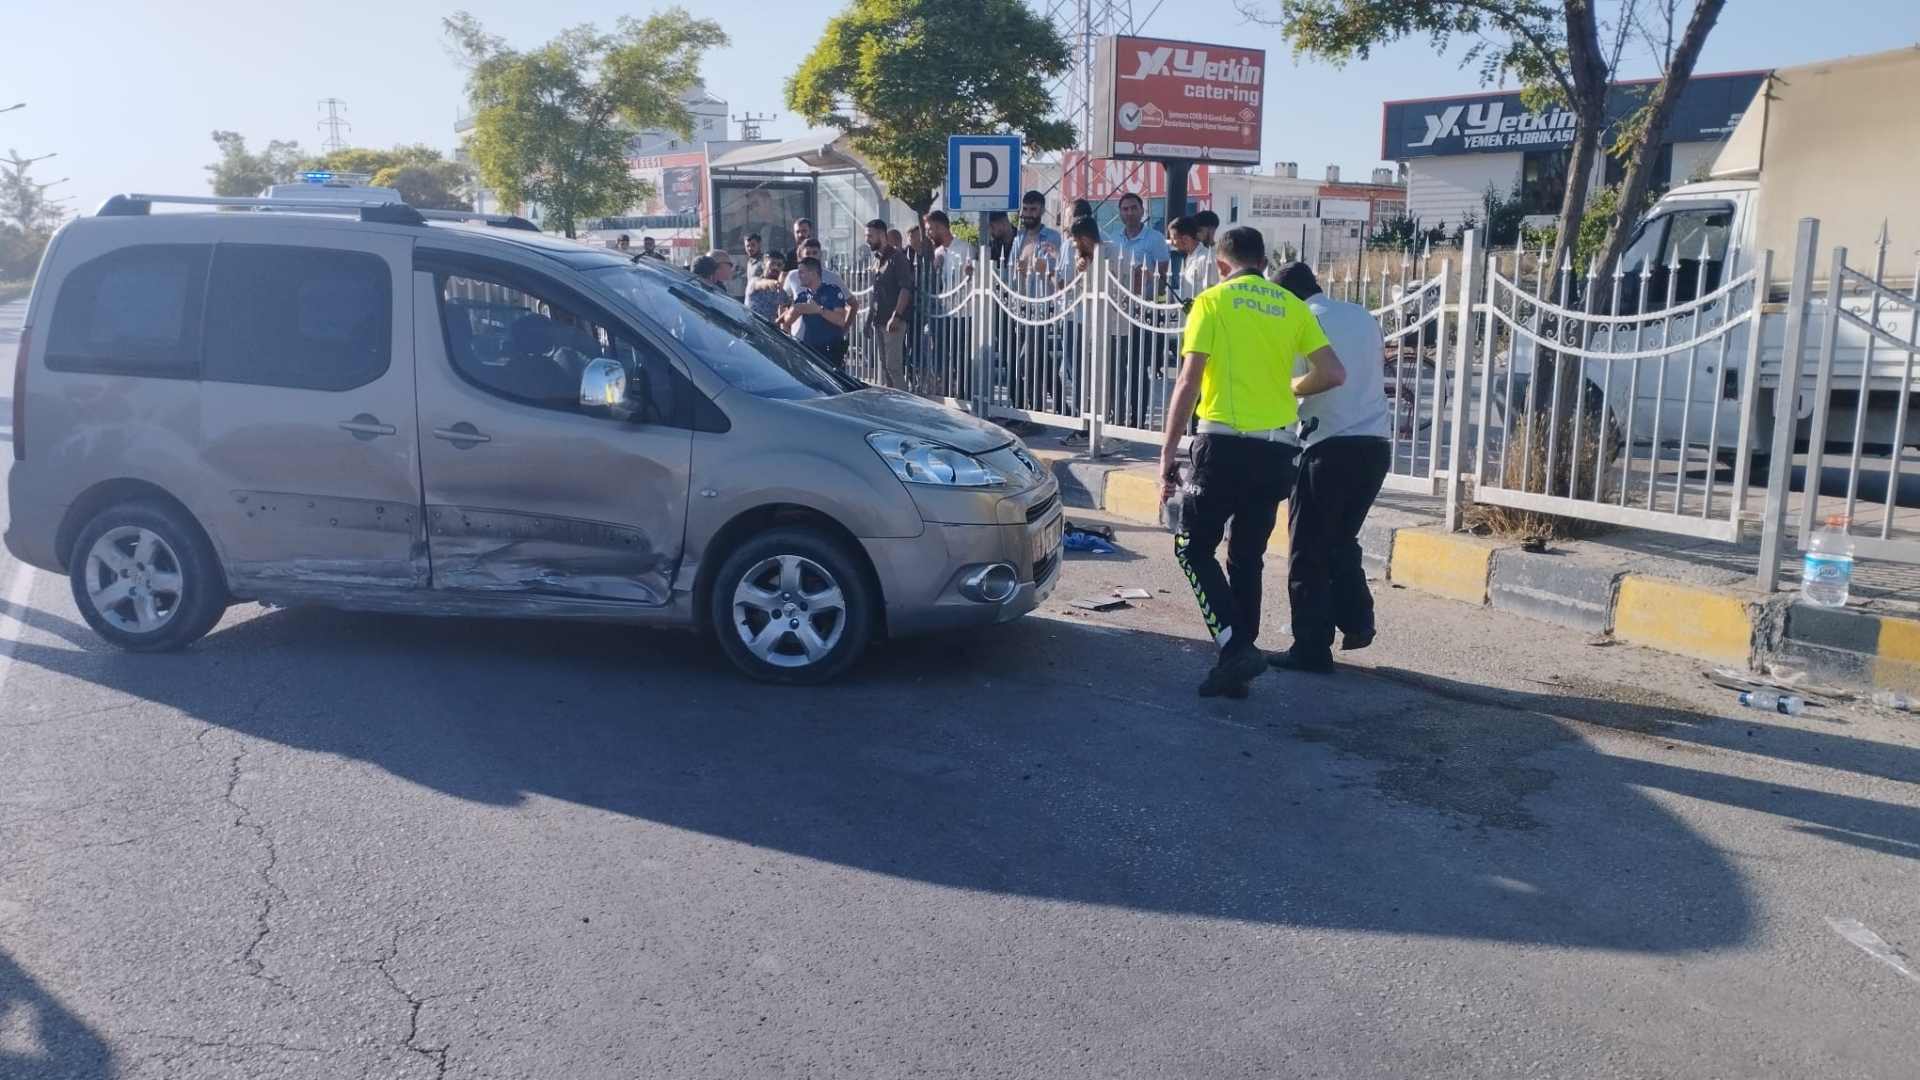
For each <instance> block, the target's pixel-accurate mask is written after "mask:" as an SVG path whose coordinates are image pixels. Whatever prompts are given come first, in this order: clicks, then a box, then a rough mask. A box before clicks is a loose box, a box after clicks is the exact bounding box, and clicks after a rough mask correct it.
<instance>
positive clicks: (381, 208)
mask: <svg viewBox="0 0 1920 1080" xmlns="http://www.w3.org/2000/svg"><path fill="white" fill-rule="evenodd" d="M155 203H159V204H161V205H164V206H231V207H240V208H246V209H261V210H264V209H272V210H302V211H311V212H315V213H323V214H347V213H352V214H358V215H359V217H360V220H361V221H370V222H378V223H380V224H384V225H425V224H426V223H427V222H428V221H430V220H431V221H479V222H484V223H486V224H488V225H492V226H494V227H496V228H502V229H521V230H528V231H532V232H539V231H540V227H539V226H538V225H535V224H534V223H533V222H531V221H528V220H527V219H526V218H523V217H518V216H516V215H513V214H480V213H473V212H469V211H465V210H416V209H414V208H413V207H411V206H408V205H407V204H406V203H402V202H374V201H371V200H367V201H359V202H356V201H351V200H346V199H325V200H322V199H270V198H266V197H263V196H257V195H149V194H143V193H136V194H132V195H114V196H112V197H110V198H109V199H107V201H106V202H103V203H101V204H100V209H98V210H96V211H94V213H95V215H96V216H99V217H140V216H143V215H146V214H150V213H152V212H153V206H154V204H155Z"/></svg>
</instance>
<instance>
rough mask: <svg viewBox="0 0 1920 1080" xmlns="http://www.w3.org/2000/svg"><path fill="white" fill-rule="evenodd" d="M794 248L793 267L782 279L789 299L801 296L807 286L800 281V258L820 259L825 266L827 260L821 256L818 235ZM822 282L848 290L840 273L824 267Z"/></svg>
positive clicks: (821, 274) (802, 219)
mask: <svg viewBox="0 0 1920 1080" xmlns="http://www.w3.org/2000/svg"><path fill="white" fill-rule="evenodd" d="M800 220H801V221H805V220H807V219H806V218H801V219H800ZM795 227H796V228H797V227H798V226H797V225H796V226H795ZM794 250H795V255H794V264H793V269H791V270H789V271H787V276H786V277H785V278H784V279H782V280H781V285H782V286H783V287H784V288H785V289H786V290H787V298H788V299H789V300H791V299H793V298H794V297H796V296H799V295H800V291H801V290H802V289H804V288H806V286H805V285H802V284H801V283H800V262H799V260H801V259H820V263H821V265H822V266H823V267H824V266H825V265H826V260H825V259H823V258H821V257H820V240H819V238H817V237H812V236H810V237H808V238H806V239H805V240H802V241H800V244H799V246H798V247H797V248H795V249H794ZM820 282H821V284H824V285H831V286H833V287H834V288H836V289H839V290H841V291H843V292H844V291H846V287H847V286H846V283H845V282H843V281H841V280H840V275H839V274H836V273H834V272H833V271H831V270H826V269H822V270H821V271H820Z"/></svg>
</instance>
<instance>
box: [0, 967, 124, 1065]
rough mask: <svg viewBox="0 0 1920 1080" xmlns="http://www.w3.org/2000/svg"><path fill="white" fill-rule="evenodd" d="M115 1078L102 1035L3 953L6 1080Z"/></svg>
mask: <svg viewBox="0 0 1920 1080" xmlns="http://www.w3.org/2000/svg"><path fill="white" fill-rule="evenodd" d="M113 1075H114V1068H113V1055H112V1054H111V1053H110V1052H109V1051H108V1050H107V1044H106V1043H105V1042H104V1041H103V1040H102V1039H101V1038H100V1036H99V1035H97V1034H95V1033H94V1031H93V1030H92V1029H91V1028H89V1027H87V1025H86V1024H84V1023H82V1022H81V1021H80V1018H79V1017H77V1016H75V1015H74V1014H73V1013H71V1012H68V1011H67V1010H66V1009H65V1008H64V1007H63V1006H61V1004H60V1003H59V1002H58V1001H55V1000H54V999H53V997H52V995H50V994H48V993H47V992H46V991H45V990H43V989H41V988H40V984H39V983H37V982H35V981H34V979H33V978H32V976H29V975H28V974H27V973H26V972H25V971H22V970H21V969H20V965H19V964H17V963H15V962H14V960H13V958H12V957H10V956H8V955H7V954H6V953H4V952H0V1076H3V1077H6V1078H7V1080H54V1078H56V1077H58V1078H59V1080H96V1078H105V1077H110V1076H113Z"/></svg>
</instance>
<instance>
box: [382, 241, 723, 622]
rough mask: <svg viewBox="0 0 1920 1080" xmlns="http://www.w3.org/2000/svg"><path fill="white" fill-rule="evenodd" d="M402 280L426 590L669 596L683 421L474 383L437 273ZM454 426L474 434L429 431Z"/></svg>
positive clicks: (545, 598) (678, 520)
mask: <svg viewBox="0 0 1920 1080" xmlns="http://www.w3.org/2000/svg"><path fill="white" fill-rule="evenodd" d="M522 272H523V273H529V272H535V271H528V270H525V269H524V268H523V271H522ZM476 273H478V271H476ZM523 280H524V278H523ZM413 285H414V296H413V303H414V308H415V310H417V311H419V312H421V313H422V315H421V317H420V319H419V320H418V322H417V326H416V330H415V336H414V353H415V357H416V369H415V382H416V385H417V387H418V392H419V403H420V408H419V424H420V433H421V440H420V466H421V476H422V479H423V482H424V491H425V507H426V511H425V520H424V525H425V533H426V538H427V545H428V548H429V550H430V553H431V561H432V584H433V589H434V591H435V592H436V593H461V594H466V595H467V596H469V597H472V598H475V599H481V598H484V599H486V600H488V601H490V602H492V603H495V604H508V605H511V604H514V603H518V602H522V601H527V602H532V601H538V602H540V603H541V604H551V603H567V602H573V603H579V604H583V605H596V606H597V605H605V604H615V605H628V606H631V607H633V608H635V609H636V610H640V609H645V610H648V611H655V610H666V609H669V608H672V607H674V606H675V597H674V595H673V592H672V582H673V579H674V575H675V571H676V569H677V568H678V566H679V564H680V560H681V555H682V552H683V550H684V547H685V544H686V527H687V526H686V523H687V487H688V474H689V472H690V467H691V454H692V435H691V432H689V431H687V430H685V429H683V428H673V427H668V426H665V425H656V424H640V423H633V422H628V421H624V420H616V419H613V418H611V417H606V416H592V415H586V414H583V413H578V412H572V411H567V410H564V409H556V408H543V407H540V406H535V405H529V404H525V403H522V402H518V401H513V400H510V399H507V398H503V397H499V396H496V395H494V394H492V393H490V392H489V391H487V390H485V389H482V388H481V387H479V386H476V385H475V384H474V383H473V382H470V381H468V380H467V379H465V378H463V377H462V376H461V375H460V374H459V373H458V372H456V371H455V370H454V368H453V365H452V362H451V360H450V358H449V357H448V355H447V345H446V338H445V334H444V331H443V326H442V322H441V318H440V313H439V305H440V295H439V288H438V284H437V283H436V281H435V279H434V275H433V274H431V273H427V272H424V271H417V272H415V273H414V274H413ZM595 314H596V315H599V314H601V313H595ZM455 431H459V432H467V433H476V434H480V435H484V436H485V439H484V440H476V439H458V440H456V439H453V438H447V437H443V436H441V435H436V434H435V433H436V432H446V433H452V432H455Z"/></svg>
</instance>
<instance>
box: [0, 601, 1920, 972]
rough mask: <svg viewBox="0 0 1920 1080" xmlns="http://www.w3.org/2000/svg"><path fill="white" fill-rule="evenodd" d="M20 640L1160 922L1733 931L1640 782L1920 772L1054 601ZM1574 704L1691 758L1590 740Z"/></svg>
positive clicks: (327, 725)
mask: <svg viewBox="0 0 1920 1080" xmlns="http://www.w3.org/2000/svg"><path fill="white" fill-rule="evenodd" d="M30 621H31V624H32V625H33V626H35V627H37V628H39V629H40V630H42V631H47V632H50V633H51V634H53V635H54V636H55V637H57V638H60V639H64V640H66V641H76V642H77V641H83V640H85V639H86V638H85V631H84V629H83V628H79V627H77V626H75V625H74V624H72V623H71V622H69V621H68V620H65V619H63V618H61V617H59V616H57V615H51V614H47V613H45V612H36V613H33V614H32V615H31V617H30ZM61 624H65V625H64V626H63V625H61ZM17 658H18V660H19V662H21V663H24V664H30V665H36V666H38V667H40V668H43V669H46V670H48V671H52V672H59V673H62V674H64V675H68V676H71V677H73V678H76V679H81V680H86V681H88V682H91V683H95V684H98V685H101V686H105V687H111V688H113V689H115V690H118V691H121V692H124V693H126V694H130V695H133V696H136V697H139V698H143V699H146V700H150V701H154V702H159V703H163V704H165V705H167V706H170V707H173V708H175V709H178V710H181V711H182V712H184V713H185V714H187V715H189V716H191V717H193V718H196V719H198V720H201V721H205V722H207V723H210V724H214V725H218V726H220V727H224V728H228V729H231V730H233V731H235V732H238V733H241V734H244V735H247V736H251V737H254V738H258V739H263V740H269V741H271V742H275V743H279V744H282V745H285V746H288V747H295V748H299V749H302V750H308V751H313V752H317V753H322V754H327V755H338V756H341V757H345V758H351V759H356V760H360V761H364V762H368V763H371V764H373V765H375V766H378V767H379V768H381V769H383V770H385V771H386V772H388V773H390V774H392V775H393V776H396V777H400V778H404V779H405V780H407V781H410V782H413V783H415V784H419V785H423V786H425V787H427V788H430V789H432V790H434V791H438V792H442V793H444V794H445V795H447V796H450V797H454V798H459V799H465V800H473V801H476V802H479V803H484V804H490V805H498V806H509V805H514V804H516V803H518V802H519V801H521V800H522V799H524V798H526V797H529V796H546V797H551V798H554V799H562V800H567V801H571V802H573V803H577V804H579V805H582V806H588V807H594V808H599V809H603V810H607V811H611V812H614V813H617V814H622V815H627V816H629V817H632V818H635V819H642V820H646V821H652V822H660V823H664V824H667V825H671V826H674V827H676V828H680V829H687V830H694V831H698V832H700V833H704V834H708V835H711V836H715V837H722V838H726V839H729V840H733V841H737V842H740V843H745V844H751V845H756V846H759V847H763V848H766V849H769V850H773V851H780V852H788V853H792V854H796V855H800V856H804V857H806V858H810V859H817V860H823V861H826V862H829V863H833V864H838V865H843V866H848V867H854V868H858V869H862V870H866V871H870V872H873V873H879V874H887V875H893V876H898V877H901V878H906V879H911V880H916V881H923V882H927V883H931V884H935V885H940V886H946V887H952V888H958V889H968V890H980V891H986V892H992V893H1004V894H1010V895H1019V896H1029V897H1037V898H1044V899H1048V900H1057V901H1066V902H1073V903H1086V904H1095V905H1105V906H1114V907H1121V908H1130V909H1138V910H1142V911H1151V912H1169V913H1180V914H1191V915H1200V916H1209V917H1218V918H1227V919H1236V920H1249V921H1253V922H1259V923H1267V924H1278V925H1294V926H1303V927H1337V928H1352V929H1361V930H1368V931H1376V932H1383V933H1397V934H1422V935H1438V936H1445V937H1460V938H1472V939H1486V940H1496V941H1521V942H1530V943H1551V944H1554V945H1569V946H1586V947H1598V948H1607V949H1619V950H1628V951H1638V952H1653V953H1676V952H1686V951H1691V950H1698V949H1707V948H1714V947H1720V946H1726V945H1730V944H1736V943H1739V942H1741V941H1743V940H1745V939H1746V937H1747V936H1748V935H1749V933H1750V932H1751V930H1752V927H1753V921H1754V913H1753V910H1752V905H1751V901H1750V899H1749V897H1748V894H1747V891H1746V889H1745V888H1744V886H1743V884H1742V881H1741V878H1740V874H1739V872H1738V871H1737V870H1736V869H1734V868H1733V867H1732V866H1731V865H1730V864H1729V863H1728V862H1727V860H1726V858H1725V857H1724V856H1723V855H1722V854H1721V852H1720V851H1719V850H1718V849H1717V847H1716V845H1715V844H1714V843H1712V842H1709V841H1708V840H1707V839H1705V838H1703V837H1701V836H1700V835H1698V834H1696V833H1695V832H1694V831H1693V830H1692V829H1690V828H1689V827H1688V826H1687V825H1686V824H1685V823H1684V822H1682V821H1681V820H1679V819H1678V818H1676V817H1675V816H1674V815H1673V814H1671V813H1669V812H1668V811H1667V810H1665V809H1663V808H1661V807H1660V806H1658V805H1656V803H1655V802H1654V801H1653V800H1652V799H1650V798H1649V797H1648V796H1647V795H1646V794H1644V792H1643V790H1642V789H1649V788H1650V789H1655V790H1660V791H1667V792H1672V793H1675V794H1680V795H1684V796H1687V797H1689V798H1694V799H1702V800H1707V801H1711V802H1716V803H1720V804H1723V805H1727V806H1736V807H1742V808H1748V809H1755V810H1762V811H1764V812H1766V813H1769V814H1774V815H1781V816H1785V817H1788V818H1792V819H1795V820H1796V821H1798V822H1799V823H1800V824H1801V825H1802V826H1803V827H1804V829H1805V830H1807V831H1809V832H1812V833H1815V834H1817V835H1821V836H1828V837H1832V838H1834V839H1837V840H1840V841H1842V842H1846V843H1856V844H1860V845H1862V846H1865V847H1869V848H1873V849H1875V850H1882V851H1889V852H1895V853H1898V854H1903V855H1907V856H1909V857H1914V856H1916V855H1920V849H1917V848H1915V847H1914V846H1913V844H1912V841H1911V839H1910V838H1913V837H1920V814H1917V813H1916V812H1915V811H1914V810H1912V809H1910V808H1906V807H1901V806H1896V805H1890V804H1883V803H1877V802H1874V801H1872V800H1868V799H1861V798H1851V797H1842V796H1836V795H1830V794H1826V793H1822V792H1817V791H1812V790H1804V789H1798V788H1790V787H1782V786H1780V785H1777V784H1767V783H1761V782H1757V781H1753V780H1748V779H1742V778H1739V777H1736V776H1729V775H1725V774H1723V773H1721V772H1716V771H1714V770H1715V761H1716V759H1715V758H1713V757H1704V756H1701V755H1700V754H1699V753H1698V751H1697V749H1696V748H1697V747H1700V746H1733V747H1737V748H1739V749H1741V750H1745V751H1751V752H1756V753H1762V754H1773V755H1775V756H1777V757H1780V758H1782V759H1785V760H1792V761H1804V762H1810V763H1818V764H1821V765H1826V766H1830V767H1833V768H1839V769H1852V770H1854V771H1857V772H1861V773H1864V774H1867V775H1873V776H1880V777H1888V778H1896V779H1905V780H1912V779H1914V778H1915V777H1916V775H1917V774H1920V762H1916V754H1915V752H1914V751H1912V750H1909V749H1904V748H1900V747H1894V746H1886V745H1878V744H1874V745H1869V744H1866V743H1864V742H1861V741H1859V740H1853V739H1849V738H1847V737H1845V736H1842V735H1831V734H1825V733H1819V732H1805V731H1800V730H1796V729H1789V728H1784V727H1774V726H1769V725H1762V724H1756V723H1751V722H1742V721H1731V720H1724V719H1718V718H1714V717H1710V716H1705V715H1701V714H1698V713H1695V712H1692V711H1689V710H1688V709H1686V708H1685V707H1684V706H1682V705H1678V704H1677V703H1676V704H1675V705H1674V706H1672V707H1665V706H1662V705H1660V704H1659V703H1657V702H1655V703H1652V704H1647V705H1641V706H1630V707H1622V706H1618V705H1615V704H1613V703H1609V702H1604V701H1598V700H1595V699H1594V698H1593V697H1592V696H1590V695H1587V694H1582V693H1580V692H1576V691H1573V690H1568V691H1555V692H1548V693H1540V694H1513V693H1508V692H1503V691H1490V690H1488V688H1486V687H1480V686H1469V685H1467V684H1462V683H1456V682H1452V681H1450V680H1445V679H1436V678H1433V677H1431V676H1427V675H1422V674H1417V673H1411V672H1396V671H1383V672H1381V673H1379V674H1375V675H1368V674H1361V673H1358V672H1354V673H1349V674H1344V675H1341V676H1337V677H1334V678H1331V679H1326V678H1315V677H1311V676H1277V675H1276V676H1270V677H1268V678H1266V679H1263V680H1261V681H1260V682H1259V683H1258V684H1256V687H1255V691H1254V697H1253V698H1252V699H1251V700H1249V701H1245V702H1239V703H1217V702H1201V701H1198V700H1197V699H1195V698H1193V697H1192V696H1191V694H1192V690H1191V686H1192V684H1193V682H1194V681H1195V679H1196V678H1197V676H1198V674H1199V672H1200V671H1201V670H1202V669H1203V667H1204V664H1205V662H1206V656H1205V655H1204V654H1203V653H1202V652H1201V651H1199V648H1198V646H1197V645H1196V643H1194V642H1191V641H1187V640H1184V639H1177V638H1172V637H1167V636H1162V635H1159V634H1154V633H1147V632H1126V631H1119V630H1113V629H1110V628H1103V627H1098V626H1094V625H1091V624H1088V623H1084V622H1076V621H1062V620H1052V619H1037V618H1036V619H1027V620H1023V621H1021V622H1019V623H1017V624H1014V625H1012V626H1009V627H1006V628H1004V629H1003V631H1002V632H1000V633H997V634H993V635H986V636H982V637H977V638H975V637H969V638H947V639H933V640H926V641H917V642H905V643H898V644H891V645H887V646H883V647H880V648H878V649H877V650H876V654H875V655H874V656H873V657H871V658H870V659H869V660H868V661H867V663H866V664H865V665H863V667H862V668H861V669H860V670H858V671H857V672H856V673H855V676H854V677H853V678H852V679H851V680H850V681H849V682H847V683H846V684H844V685H839V686H835V687H829V688H824V689H817V690H805V691H799V690H785V689H778V688H768V687H760V686H753V685H747V684H744V683H742V682H741V681H740V680H739V679H738V678H737V677H736V676H734V675H733V674H732V672H731V670H730V669H728V668H727V667H726V666H725V664H724V662H723V661H721V660H720V659H718V658H717V656H716V654H715V653H714V651H713V650H712V649H711V648H710V647H709V646H708V645H707V644H706V643H705V642H703V641H701V640H699V639H696V638H694V637H692V636H690V635H679V634H665V633H650V632H642V631H635V630H629V629H624V628H608V627H592V626H574V625H559V624H552V623H547V624H541V623H509V622H481V621H445V622H441V621H434V620H427V619H408V618H398V617H376V616H361V615H348V614H340V613H333V612H325V611H275V612H270V613H267V614H263V615H259V616H257V617H254V618H251V619H248V620H246V621H244V622H240V623H238V624H234V625H229V626H228V627H227V628H226V629H224V630H221V631H219V632H216V633H215V634H214V635H213V636H211V637H209V638H208V639H207V640H206V641H204V642H203V643H201V644H200V645H199V646H197V647H196V648H195V649H194V650H192V651H190V652H188V653H185V654H181V655H174V656H134V655H124V654H119V653H114V652H94V651H75V650H73V649H71V648H67V647H62V646H60V645H49V644H42V643H40V642H37V641H33V640H29V641H26V642H23V643H21V645H20V646H19V649H18V653H17ZM1586 724H1602V725H1605V726H1607V727H1612V728H1619V729H1623V730H1627V731H1630V732H1636V733H1639V734H1640V735H1641V736H1642V737H1644V738H1647V739H1649V740H1654V741H1657V742H1658V743H1660V744H1662V745H1664V746H1665V747H1666V748H1667V749H1678V750H1679V751H1680V753H1678V754H1676V755H1675V756H1674V762H1673V763H1665V762H1661V763H1654V762H1647V761H1641V760H1636V759H1632V758H1627V757H1621V756H1613V755H1609V754H1606V753H1602V752H1600V751H1599V750H1597V749H1595V748H1593V747H1592V746H1591V745H1590V744H1589V743H1588V742H1587V741H1586V740H1584V739H1582V738H1581V737H1580V730H1581V729H1582V726H1583V725H1586ZM1749 729H1752V730H1755V731H1757V732H1762V733H1763V734H1756V735H1752V736H1750V735H1748V734H1746V732H1747V731H1748V730H1749ZM1720 761H1721V763H1722V764H1725V763H1726V759H1720ZM1901 838H1909V839H1905V840H1903V839H1901Z"/></svg>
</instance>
